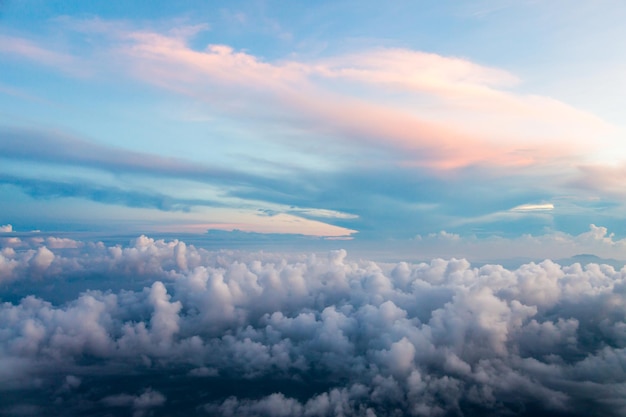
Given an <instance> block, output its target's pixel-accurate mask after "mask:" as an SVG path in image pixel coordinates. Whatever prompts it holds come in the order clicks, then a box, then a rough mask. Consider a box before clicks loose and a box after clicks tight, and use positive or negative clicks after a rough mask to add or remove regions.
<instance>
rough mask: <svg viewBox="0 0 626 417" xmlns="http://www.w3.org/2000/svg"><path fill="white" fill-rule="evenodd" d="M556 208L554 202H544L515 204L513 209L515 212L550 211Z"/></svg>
mask: <svg viewBox="0 0 626 417" xmlns="http://www.w3.org/2000/svg"><path fill="white" fill-rule="evenodd" d="M550 210H554V204H552V203H543V204H522V205H519V206H515V207H513V208H512V209H511V211H514V212H522V213H526V212H533V211H550Z"/></svg>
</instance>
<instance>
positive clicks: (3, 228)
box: [0, 224, 13, 233]
mask: <svg viewBox="0 0 626 417" xmlns="http://www.w3.org/2000/svg"><path fill="white" fill-rule="evenodd" d="M12 231H13V226H11V225H10V224H5V225H3V226H0V233H11V232H12Z"/></svg>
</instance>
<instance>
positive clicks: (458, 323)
mask: <svg viewBox="0 0 626 417" xmlns="http://www.w3.org/2000/svg"><path fill="white" fill-rule="evenodd" d="M10 239H12V240H10ZM85 287H88V288H91V289H90V290H87V289H86V288H85ZM0 289H1V292H0V296H2V299H3V301H4V302H3V303H2V305H1V306H0V390H1V391H2V395H0V409H2V410H3V411H6V414H8V415H19V414H20V413H21V414H22V415H24V414H30V415H44V414H45V415H54V414H59V413H63V414H64V415H85V414H92V415H110V414H120V413H122V414H123V413H126V414H127V415H136V416H141V415H189V414H190V413H191V414H197V415H203V414H204V415H216V416H217V415H220V416H222V415H238V416H246V415H250V416H265V415H267V416H276V415H278V416H334V415H344V416H374V415H376V416H395V415H412V416H437V415H439V416H461V415H463V416H478V415H496V416H505V415H506V416H510V415H514V416H530V415H534V416H536V415H557V416H559V415H560V416H583V415H585V416H586V415H607V416H620V415H624V414H625V413H626V401H625V400H624V398H626V396H625V394H626V372H625V369H624V367H623V364H624V362H625V360H626V337H625V336H624V335H625V334H626V325H625V324H624V322H625V318H626V302H625V301H626V300H625V294H626V269H621V270H616V269H614V268H613V267H611V266H608V265H597V264H589V265H586V266H581V265H580V264H573V265H559V264H556V263H554V262H552V261H550V260H546V261H544V262H541V263H530V264H525V265H522V266H521V267H519V268H517V269H515V270H507V269H505V268H503V267H502V266H498V265H485V266H482V267H480V268H475V267H472V266H471V265H470V263H469V262H467V261H466V260H463V259H450V260H443V259H434V260H432V261H431V262H430V263H419V264H409V263H405V262H400V263H396V264H377V263H375V262H371V261H367V260H359V261H352V260H350V259H349V258H347V253H346V252H345V251H343V250H339V251H332V252H330V253H328V254H326V255H324V256H319V255H317V256H316V255H305V254H289V255H283V254H270V253H263V252H260V253H248V252H232V251H218V252H209V251H205V250H203V249H198V248H196V247H194V246H193V245H186V244H185V243H184V242H182V241H176V240H174V241H169V242H168V241H163V240H153V239H150V238H148V237H145V236H141V237H139V238H137V239H136V240H135V241H134V242H132V243H131V244H130V245H129V246H107V245H105V244H103V243H89V242H79V241H75V240H71V239H67V238H64V239H61V238H52V237H48V238H46V239H42V238H30V239H26V238H22V239H18V238H5V240H3V247H2V252H1V255H0ZM27 294H28V295H27Z"/></svg>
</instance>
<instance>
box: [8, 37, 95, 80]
mask: <svg viewBox="0 0 626 417" xmlns="http://www.w3.org/2000/svg"><path fill="white" fill-rule="evenodd" d="M0 52H2V53H4V54H8V55H12V56H15V57H19V58H22V59H28V60H31V61H34V62H36V63H38V64H41V65H46V66H50V67H54V68H57V69H60V70H62V71H64V72H67V73H70V74H72V75H78V76H85V75H86V74H87V71H86V68H84V66H83V65H81V63H80V60H79V59H78V58H76V57H75V56H73V55H71V54H67V53H63V52H57V51H53V50H51V49H49V48H45V47H41V46H39V45H38V44H37V43H35V42H33V41H30V40H27V39H24V38H18V37H14V36H6V35H0Z"/></svg>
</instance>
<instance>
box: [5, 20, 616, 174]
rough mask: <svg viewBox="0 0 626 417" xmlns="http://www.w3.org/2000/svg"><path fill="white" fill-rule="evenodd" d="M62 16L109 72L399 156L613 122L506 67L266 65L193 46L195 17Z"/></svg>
mask: <svg viewBox="0 0 626 417" xmlns="http://www.w3.org/2000/svg"><path fill="white" fill-rule="evenodd" d="M66 24H68V25H69V26H71V27H72V28H73V29H74V30H79V31H86V32H90V31H91V32H94V31H95V32H97V33H99V34H103V35H104V36H105V41H104V42H105V44H104V47H103V48H101V49H102V50H103V51H104V52H103V54H104V55H103V56H106V57H107V59H106V61H107V62H109V64H105V65H104V67H105V68H106V70H108V71H112V72H114V73H119V72H120V71H121V72H123V73H124V74H128V75H130V76H132V77H134V78H136V79H137V80H139V81H141V82H146V83H150V84H153V85H155V86H158V87H160V88H164V89H167V90H169V91H172V92H175V93H176V94H182V95H187V96H190V97H193V98H194V99H195V100H199V101H203V102H205V103H206V104H207V105H208V106H209V109H208V110H207V111H209V112H221V113H226V114H228V115H229V116H231V117H235V118H237V117H239V118H245V119H246V120H250V119H254V120H257V121H258V120H269V121H271V122H274V121H276V120H278V121H280V123H281V124H282V125H286V126H290V127H291V128H295V129H299V130H301V131H304V132H308V133H312V132H315V133H319V134H318V135H316V136H317V138H318V139H316V140H320V141H328V143H331V142H336V141H339V142H340V143H341V142H344V143H348V144H350V145H351V146H354V145H357V146H367V147H374V148H379V149H384V150H385V151H387V152H392V153H393V154H395V155H396V158H397V163H401V164H410V165H418V166H425V167H430V168H433V169H451V168H458V167H463V166H468V165H473V164H483V165H492V166H521V167H523V166H528V165H533V164H544V163H548V162H549V163H554V162H555V161H557V162H558V161H561V162H562V161H568V160H571V159H572V158H573V159H575V160H578V159H581V158H584V156H585V155H589V154H592V153H593V152H594V151H595V150H597V149H600V148H601V147H602V146H603V144H604V142H603V139H602V138H603V137H605V136H606V135H607V134H608V133H609V132H610V131H611V127H610V126H609V125H608V124H606V123H604V122H603V121H602V120H600V119H598V118H597V117H595V116H593V115H591V114H589V113H586V112H583V111H581V110H577V109H575V108H572V107H571V106H568V105H567V104H564V103H561V102H559V101H558V100H554V99H552V98H550V97H542V96H538V95H528V94H520V93H516V92H513V91H509V90H507V88H510V87H512V86H515V85H517V84H519V80H518V79H517V78H516V77H515V76H514V75H512V74H510V73H508V72H506V71H503V70H500V69H496V68H490V67H486V66H483V65H479V64H476V63H473V62H471V61H469V60H467V59H462V58H456V57H444V56H440V55H437V54H432V53H423V52H417V51H410V50H406V49H375V50H372V51H366V52H361V53H358V54H350V55H344V56H337V57H334V58H329V59H325V60H319V61H317V62H305V61H295V60H285V61H279V62H266V61H263V60H262V59H260V58H258V57H256V56H254V55H252V54H250V53H247V52H242V51H235V50H234V49H232V48H231V47H229V46H225V45H209V46H208V47H207V48H206V49H204V50H194V49H192V48H191V47H190V46H189V44H188V41H187V39H188V38H189V37H191V36H193V35H195V34H196V33H197V32H198V31H201V30H205V29H206V27H204V26H184V27H182V28H178V29H174V30H170V31H169V32H165V33H166V34H163V33H157V32H155V31H148V30H144V31H133V30H131V29H129V28H128V27H126V26H125V25H123V24H119V23H115V22H106V21H101V20H96V21H86V22H82V23H81V22H69V23H68V22H66ZM106 39H108V41H107V40H106ZM113 40H114V41H113ZM5 43H6V42H5ZM11 48H13V49H14V50H15V51H17V52H16V53H19V54H21V55H23V56H31V57H36V58H37V59H39V60H40V61H41V62H43V63H46V62H49V63H54V64H55V65H56V64H59V65H66V64H65V62H66V61H68V62H69V60H71V57H66V56H65V55H62V54H56V53H54V52H47V51H46V50H45V49H44V48H40V47H38V46H36V45H34V44H32V43H30V42H29V41H24V40H22V41H20V42H16V43H15V44H14V46H12V47H11ZM33 59H35V58H33ZM62 62H63V63H62ZM589 137H594V138H595V139H596V140H594V141H590V140H589Z"/></svg>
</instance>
